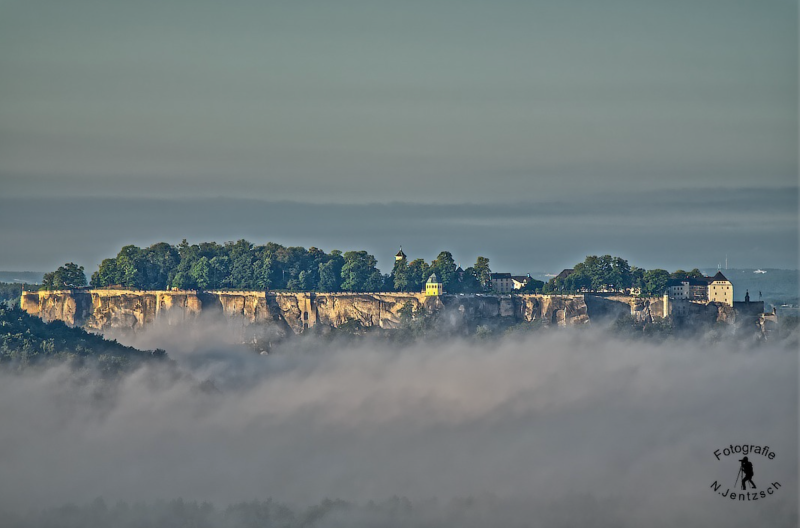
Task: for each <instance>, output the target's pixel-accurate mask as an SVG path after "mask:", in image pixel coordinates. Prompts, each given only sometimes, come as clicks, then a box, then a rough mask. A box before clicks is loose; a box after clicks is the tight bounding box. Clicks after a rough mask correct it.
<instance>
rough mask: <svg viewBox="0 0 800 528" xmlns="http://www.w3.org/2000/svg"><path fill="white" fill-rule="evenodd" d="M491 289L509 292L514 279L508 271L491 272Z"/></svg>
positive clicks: (512, 287)
mask: <svg viewBox="0 0 800 528" xmlns="http://www.w3.org/2000/svg"><path fill="white" fill-rule="evenodd" d="M490 277H491V281H492V291H494V292H497V293H509V292H510V291H511V290H513V289H514V280H513V279H512V278H511V274H510V273H492V274H491V276H490Z"/></svg>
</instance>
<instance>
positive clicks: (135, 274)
mask: <svg viewBox="0 0 800 528" xmlns="http://www.w3.org/2000/svg"><path fill="white" fill-rule="evenodd" d="M377 264H378V261H377V259H376V258H375V256H373V255H371V254H369V253H368V252H367V251H347V252H345V253H342V252H341V251H339V250H336V249H335V250H333V251H331V252H330V253H326V252H324V251H323V250H321V249H318V248H316V247H310V248H308V249H306V248H303V247H285V246H282V245H280V244H276V243H273V242H270V243H267V244H265V245H260V246H257V245H254V244H251V243H250V242H248V241H247V240H239V241H237V242H226V243H225V244H218V243H216V242H203V243H200V244H189V243H188V242H187V241H186V240H183V241H182V242H181V243H180V244H178V245H170V244H168V243H166V242H160V243H158V244H153V245H152V246H150V247H147V248H140V247H137V246H134V245H128V246H125V247H123V248H122V249H121V250H120V252H119V253H118V254H117V256H116V257H114V258H109V259H105V260H103V261H102V263H101V264H100V267H99V269H98V270H97V271H96V272H94V273H93V274H92V276H91V281H90V282H89V283H88V284H89V285H91V286H92V287H94V288H104V287H123V288H132V289H141V290H165V289H169V288H177V289H182V290H194V289H199V290H213V289H237V290H289V291H318V292H339V291H342V292H379V291H400V292H412V291H416V292H418V291H421V290H423V288H424V285H425V282H426V281H427V280H428V278H429V277H430V276H431V275H433V274H434V273H435V274H436V275H437V278H438V279H439V280H440V281H441V282H442V283H443V285H444V288H445V291H447V292H449V293H459V292H477V291H482V290H483V289H484V288H485V286H486V285H487V284H491V282H490V274H491V270H490V269H489V259H488V258H486V257H478V259H477V261H476V262H475V265H474V266H471V267H469V268H467V269H466V270H462V269H461V268H460V267H459V266H457V265H456V263H455V260H454V259H453V255H452V253H450V252H449V251H442V252H440V253H439V255H438V256H437V257H436V258H435V259H434V260H433V261H431V262H430V263H428V262H426V261H425V260H423V259H415V260H413V261H411V262H409V261H408V260H407V259H406V258H402V259H400V260H397V261H396V262H395V265H394V267H393V269H392V272H391V273H390V274H382V273H381V272H380V270H379V269H378V268H377ZM86 285H87V280H86V275H85V273H84V269H83V267H81V266H77V265H76V264H74V263H71V262H69V263H67V264H65V265H64V266H61V267H59V268H58V269H57V270H56V271H54V272H51V273H47V274H45V277H44V281H43V284H42V288H43V289H50V290H52V289H61V288H80V287H83V286H86Z"/></svg>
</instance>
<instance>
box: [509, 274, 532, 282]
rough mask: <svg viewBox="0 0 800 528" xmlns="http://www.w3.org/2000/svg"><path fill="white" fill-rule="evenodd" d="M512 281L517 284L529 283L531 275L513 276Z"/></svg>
mask: <svg viewBox="0 0 800 528" xmlns="http://www.w3.org/2000/svg"><path fill="white" fill-rule="evenodd" d="M511 280H515V281H517V282H528V281H530V280H531V277H530V275H512V276H511Z"/></svg>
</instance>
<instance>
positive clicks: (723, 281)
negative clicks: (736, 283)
mask: <svg viewBox="0 0 800 528" xmlns="http://www.w3.org/2000/svg"><path fill="white" fill-rule="evenodd" d="M708 300H709V301H710V302H718V303H724V304H727V305H728V306H733V284H731V281H729V280H728V279H727V278H725V275H723V274H722V272H721V271H719V272H717V274H716V275H714V276H713V277H709V278H708Z"/></svg>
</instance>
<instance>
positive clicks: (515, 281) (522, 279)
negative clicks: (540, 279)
mask: <svg viewBox="0 0 800 528" xmlns="http://www.w3.org/2000/svg"><path fill="white" fill-rule="evenodd" d="M532 280H533V279H532V278H531V274H530V273H528V274H527V275H512V276H511V284H512V285H513V286H514V289H515V290H521V289H522V288H524V287H525V286H527V285H528V283H529V282H530V281H532Z"/></svg>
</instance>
